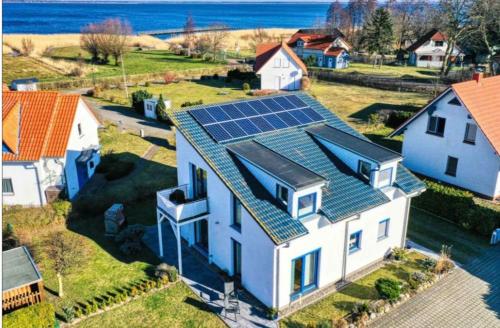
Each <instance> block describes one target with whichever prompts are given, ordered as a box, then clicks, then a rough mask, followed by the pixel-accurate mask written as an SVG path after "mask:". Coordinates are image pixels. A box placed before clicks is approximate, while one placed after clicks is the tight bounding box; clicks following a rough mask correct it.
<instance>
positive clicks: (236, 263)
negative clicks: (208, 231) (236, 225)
mask: <svg viewBox="0 0 500 328" xmlns="http://www.w3.org/2000/svg"><path fill="white" fill-rule="evenodd" d="M231 240H232V242H233V275H234V276H236V277H238V278H239V279H241V244H240V243H239V242H237V241H236V240H234V239H231Z"/></svg>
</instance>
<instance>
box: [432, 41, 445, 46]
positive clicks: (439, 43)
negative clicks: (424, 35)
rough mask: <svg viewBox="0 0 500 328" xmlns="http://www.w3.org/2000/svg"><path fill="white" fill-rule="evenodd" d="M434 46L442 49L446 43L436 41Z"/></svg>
mask: <svg viewBox="0 0 500 328" xmlns="http://www.w3.org/2000/svg"><path fill="white" fill-rule="evenodd" d="M434 45H435V46H436V47H442V46H443V45H444V41H435V43H434Z"/></svg>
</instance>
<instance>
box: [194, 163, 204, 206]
mask: <svg viewBox="0 0 500 328" xmlns="http://www.w3.org/2000/svg"><path fill="white" fill-rule="evenodd" d="M191 177H192V179H193V181H192V185H193V198H194V199H200V198H205V197H207V171H205V170H204V169H202V168H199V167H197V166H196V165H194V164H191Z"/></svg>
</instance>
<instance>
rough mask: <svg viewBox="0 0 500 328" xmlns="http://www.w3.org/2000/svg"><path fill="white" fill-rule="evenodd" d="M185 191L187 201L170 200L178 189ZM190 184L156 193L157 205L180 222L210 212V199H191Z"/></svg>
mask: <svg viewBox="0 0 500 328" xmlns="http://www.w3.org/2000/svg"><path fill="white" fill-rule="evenodd" d="M176 190H181V191H182V192H184V195H185V197H186V201H185V202H184V203H176V202H173V201H171V200H170V195H171V194H172V193H173V192H174V191H176ZM188 196H189V193H188V186H187V185H182V186H178V187H174V188H170V189H165V190H161V191H158V192H157V193H156V201H157V206H158V207H159V208H160V209H161V210H162V211H163V212H164V213H166V214H167V215H168V216H169V217H170V218H171V219H173V220H174V221H177V222H180V221H184V220H188V219H190V218H194V217H197V216H200V215H203V214H208V199H207V198H201V199H189V198H188Z"/></svg>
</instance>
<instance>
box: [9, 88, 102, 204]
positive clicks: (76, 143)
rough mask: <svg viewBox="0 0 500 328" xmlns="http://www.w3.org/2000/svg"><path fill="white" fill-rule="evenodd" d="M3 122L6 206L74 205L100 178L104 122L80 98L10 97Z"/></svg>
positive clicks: (47, 94) (37, 93) (39, 93)
mask: <svg viewBox="0 0 500 328" xmlns="http://www.w3.org/2000/svg"><path fill="white" fill-rule="evenodd" d="M2 117H3V122H2V127H3V135H2V159H3V176H2V196H3V204H5V205H26V206H41V205H45V204H46V203H47V202H49V201H50V200H52V199H53V198H55V197H57V195H58V194H59V193H60V192H61V191H65V193H66V195H67V196H68V198H69V199H72V198H73V197H74V196H75V195H76V194H77V193H78V191H79V190H80V188H81V187H82V186H83V185H85V183H86V182H87V181H88V180H89V178H90V177H91V176H92V175H93V174H94V171H95V168H96V166H97V165H98V164H99V161H100V150H99V148H100V146H99V139H98V135H97V128H98V126H99V122H98V120H97V119H96V117H95V116H94V114H93V113H92V111H91V110H90V109H89V107H88V106H87V104H86V103H85V102H83V100H82V99H81V98H80V96H78V95H62V94H59V93H57V92H46V91H27V92H23V91H4V92H3V106H2Z"/></svg>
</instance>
